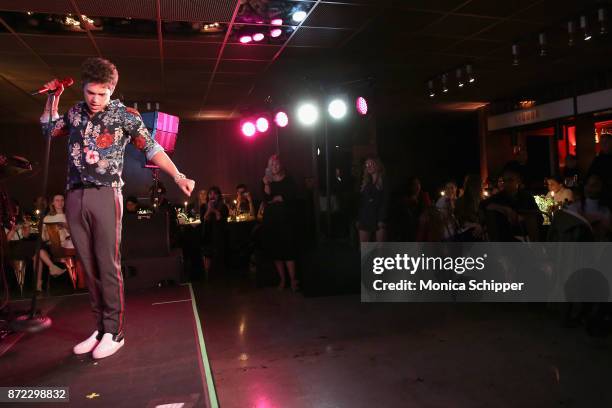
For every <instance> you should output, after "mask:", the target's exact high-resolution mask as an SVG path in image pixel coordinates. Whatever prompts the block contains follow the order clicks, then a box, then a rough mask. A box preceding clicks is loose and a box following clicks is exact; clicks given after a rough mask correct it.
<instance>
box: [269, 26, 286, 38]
mask: <svg viewBox="0 0 612 408" xmlns="http://www.w3.org/2000/svg"><path fill="white" fill-rule="evenodd" d="M282 33H283V30H281V29H280V28H273V29H272V30H270V37H272V38H277V37H280V36H281V34H282Z"/></svg>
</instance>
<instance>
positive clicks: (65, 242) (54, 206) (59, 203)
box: [33, 194, 74, 291]
mask: <svg viewBox="0 0 612 408" xmlns="http://www.w3.org/2000/svg"><path fill="white" fill-rule="evenodd" d="M50 225H56V226H57V228H58V230H59V237H60V243H61V246H62V247H63V248H74V246H73V245H72V241H71V240H70V232H69V231H68V224H67V221H66V214H64V196H63V195H61V194H58V195H56V196H54V197H53V201H51V204H50V205H49V213H48V214H47V215H46V216H45V218H43V224H42V240H43V247H42V248H41V250H40V260H41V262H39V263H38V269H37V270H36V290H37V291H42V271H43V264H44V265H47V267H48V268H49V273H50V274H51V276H59V275H61V274H63V273H64V272H66V270H65V269H62V268H60V267H58V266H57V265H55V264H54V263H53V261H52V260H51V256H50V255H49V253H50V249H49V239H50V237H49V231H48V229H49V228H50ZM33 261H34V263H36V255H34V257H33Z"/></svg>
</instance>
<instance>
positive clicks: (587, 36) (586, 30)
mask: <svg viewBox="0 0 612 408" xmlns="http://www.w3.org/2000/svg"><path fill="white" fill-rule="evenodd" d="M587 23H588V22H587V18H586V16H580V28H581V29H582V32H583V33H584V41H589V40H590V39H591V38H593V36H592V35H591V33H590V32H589V27H588V24H587Z"/></svg>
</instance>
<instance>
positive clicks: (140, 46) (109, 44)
mask: <svg viewBox="0 0 612 408" xmlns="http://www.w3.org/2000/svg"><path fill="white" fill-rule="evenodd" d="M96 43H97V44H98V47H99V48H100V52H101V53H102V55H103V56H105V57H109V58H112V57H153V58H158V57H159V43H158V41H157V40H150V39H137V38H111V37H96Z"/></svg>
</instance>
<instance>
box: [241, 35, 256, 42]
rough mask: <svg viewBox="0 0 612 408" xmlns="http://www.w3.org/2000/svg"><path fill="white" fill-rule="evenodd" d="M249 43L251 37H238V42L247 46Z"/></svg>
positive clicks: (251, 39)
mask: <svg viewBox="0 0 612 408" xmlns="http://www.w3.org/2000/svg"><path fill="white" fill-rule="evenodd" d="M251 41H253V37H251V36H250V35H243V36H241V37H240V42H241V43H242V44H248V43H250V42H251Z"/></svg>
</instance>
